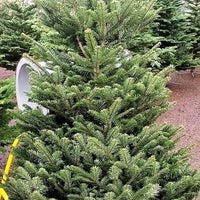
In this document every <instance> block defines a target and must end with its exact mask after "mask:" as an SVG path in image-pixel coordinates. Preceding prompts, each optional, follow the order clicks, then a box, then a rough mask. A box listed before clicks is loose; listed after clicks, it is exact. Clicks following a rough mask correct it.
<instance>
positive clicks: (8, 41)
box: [0, 1, 39, 69]
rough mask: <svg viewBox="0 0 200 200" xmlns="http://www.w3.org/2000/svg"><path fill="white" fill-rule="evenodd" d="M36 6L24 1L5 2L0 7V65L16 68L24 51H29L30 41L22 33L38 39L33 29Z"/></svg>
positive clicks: (37, 34)
mask: <svg viewBox="0 0 200 200" xmlns="http://www.w3.org/2000/svg"><path fill="white" fill-rule="evenodd" d="M34 14H35V6H34V5H32V4H31V5H28V4H26V3H24V1H15V2H8V3H6V2H5V3H3V4H2V5H1V8H0V16H1V18H0V65H1V66H3V67H6V68H10V69H15V67H16V63H17V62H18V61H19V59H20V58H21V57H22V54H23V53H27V52H29V49H30V47H31V45H30V42H29V41H28V40H27V39H25V38H24V37H22V36H21V34H22V33H24V34H27V35H29V36H30V37H32V38H35V39H37V38H38V37H39V33H36V32H35V30H33V28H32V25H33V24H34Z"/></svg>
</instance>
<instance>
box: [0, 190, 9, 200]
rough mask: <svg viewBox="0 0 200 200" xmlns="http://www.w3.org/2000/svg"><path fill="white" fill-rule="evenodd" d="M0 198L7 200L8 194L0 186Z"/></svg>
mask: <svg viewBox="0 0 200 200" xmlns="http://www.w3.org/2000/svg"><path fill="white" fill-rule="evenodd" d="M2 198H3V199H2ZM0 199H1V200H8V195H7V193H6V192H5V190H4V189H3V188H0Z"/></svg>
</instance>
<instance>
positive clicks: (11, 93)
mask: <svg viewBox="0 0 200 200" xmlns="http://www.w3.org/2000/svg"><path fill="white" fill-rule="evenodd" d="M14 97H15V80H14V79H13V78H9V79H6V80H0V144H1V147H2V146H4V145H5V144H11V143H12V142H13V139H14V138H15V137H16V135H18V134H19V128H18V127H17V126H12V127H10V126H9V125H8V124H9V122H10V120H11V119H12V116H11V113H9V112H8V109H12V108H14V106H15V103H14Z"/></svg>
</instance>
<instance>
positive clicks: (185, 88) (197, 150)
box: [0, 68, 200, 169]
mask: <svg viewBox="0 0 200 200" xmlns="http://www.w3.org/2000/svg"><path fill="white" fill-rule="evenodd" d="M14 74H15V72H14V71H9V70H6V69H5V68H0V79H5V78H8V77H12V76H14ZM167 86H168V87H169V89H170V90H171V91H172V92H171V95H170V98H169V101H170V102H175V105H174V106H173V107H172V108H171V109H170V110H169V111H168V112H166V113H164V114H163V115H162V116H161V117H160V118H159V119H158V121H157V122H158V123H163V122H166V123H171V124H174V125H175V126H183V127H184V129H183V131H182V132H181V134H183V135H184V137H183V138H182V139H181V140H180V141H179V142H178V144H177V148H179V147H183V146H186V145H193V147H192V151H191V158H190V160H189V162H190V164H191V166H192V168H194V169H200V103H199V102H200V69H196V70H195V71H194V77H193V76H192V74H191V73H190V71H189V70H186V71H179V72H175V73H173V74H172V75H171V80H170V81H169V83H168V85H167ZM6 158H7V154H6V155H3V154H2V155H0V162H1V164H0V166H1V168H2V167H3V166H4V165H5V162H6Z"/></svg>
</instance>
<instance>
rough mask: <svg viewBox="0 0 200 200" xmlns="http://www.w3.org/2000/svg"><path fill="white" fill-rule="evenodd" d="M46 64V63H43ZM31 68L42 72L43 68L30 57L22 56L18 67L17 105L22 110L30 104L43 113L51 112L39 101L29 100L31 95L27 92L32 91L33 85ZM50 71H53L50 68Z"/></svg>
mask: <svg viewBox="0 0 200 200" xmlns="http://www.w3.org/2000/svg"><path fill="white" fill-rule="evenodd" d="M42 65H43V66H44V63H42ZM30 68H31V69H33V70H34V71H36V72H38V73H39V74H42V72H41V70H40V69H39V68H38V67H37V65H36V64H34V63H33V62H32V61H30V60H29V59H28V58H22V59H21V60H20V61H19V63H18V64H17V69H16V98H17V105H18V108H19V109H20V110H24V109H25V107H24V105H25V104H26V105H28V106H30V107H31V108H32V109H35V108H37V107H39V108H40V109H41V111H42V112H43V114H45V115H46V114H47V113H48V112H49V110H48V109H46V108H44V107H42V106H40V105H38V104H37V103H33V102H30V101H29V97H28V96H27V93H31V86H30V83H29V75H30ZM48 71H49V72H50V73H52V71H50V70H48Z"/></svg>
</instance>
